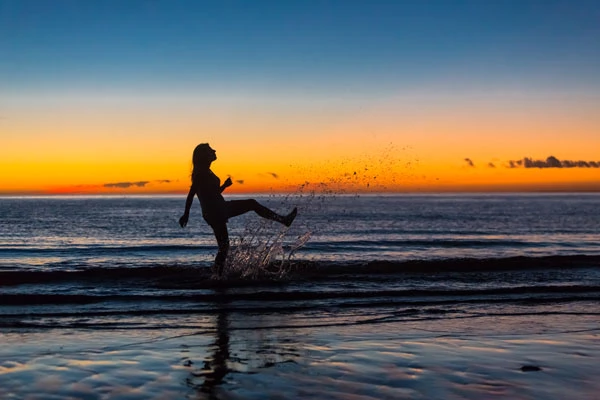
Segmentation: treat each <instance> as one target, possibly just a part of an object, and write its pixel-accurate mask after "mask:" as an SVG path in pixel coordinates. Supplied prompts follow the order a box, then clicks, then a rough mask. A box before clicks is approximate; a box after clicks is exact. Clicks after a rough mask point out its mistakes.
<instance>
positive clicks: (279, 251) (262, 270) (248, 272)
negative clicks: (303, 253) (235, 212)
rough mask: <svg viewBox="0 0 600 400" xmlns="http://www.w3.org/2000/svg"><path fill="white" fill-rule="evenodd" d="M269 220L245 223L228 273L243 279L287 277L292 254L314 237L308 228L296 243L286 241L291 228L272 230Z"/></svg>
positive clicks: (237, 238) (228, 261) (234, 242)
mask: <svg viewBox="0 0 600 400" xmlns="http://www.w3.org/2000/svg"><path fill="white" fill-rule="evenodd" d="M272 225H273V224H272V223H271V222H270V221H265V220H259V222H254V223H251V224H248V225H246V227H245V229H244V233H243V234H242V235H241V236H239V237H236V238H234V240H233V243H232V246H231V249H230V251H229V255H228V256H227V261H226V263H225V269H224V272H225V275H226V276H227V277H237V278H242V279H284V278H286V277H288V276H289V273H290V271H291V265H292V264H291V261H292V257H293V256H294V254H295V253H296V251H298V250H299V249H300V248H301V247H302V246H304V245H305V244H306V243H307V242H308V240H309V239H310V237H311V232H310V231H307V232H305V233H304V234H302V235H299V236H298V237H297V238H296V240H295V241H294V242H293V243H286V241H285V239H286V234H287V233H288V228H283V229H281V230H280V231H279V232H276V233H275V234H273V233H272V232H273V230H272Z"/></svg>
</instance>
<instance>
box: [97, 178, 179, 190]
mask: <svg viewBox="0 0 600 400" xmlns="http://www.w3.org/2000/svg"><path fill="white" fill-rule="evenodd" d="M151 182H153V183H171V182H173V181H172V180H171V179H156V180H153V181H137V182H115V183H105V184H104V185H102V186H103V187H105V188H110V189H129V188H132V187H145V186H146V185H147V184H149V183H151Z"/></svg>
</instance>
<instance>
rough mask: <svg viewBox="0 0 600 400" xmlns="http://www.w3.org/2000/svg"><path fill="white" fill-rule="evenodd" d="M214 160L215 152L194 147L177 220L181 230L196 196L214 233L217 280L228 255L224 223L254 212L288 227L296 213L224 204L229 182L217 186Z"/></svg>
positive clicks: (251, 204)
mask: <svg viewBox="0 0 600 400" xmlns="http://www.w3.org/2000/svg"><path fill="white" fill-rule="evenodd" d="M216 159H217V152H216V151H214V150H213V149H212V148H211V147H210V146H209V145H208V143H202V144H199V145H198V146H196V148H195V149H194V154H193V156H192V163H193V171H192V185H191V186H190V191H189V193H188V195H187V199H186V201H185V212H184V214H183V216H182V217H181V218H179V225H181V227H182V228H183V227H185V226H186V225H187V222H188V218H189V216H190V207H191V206H192V202H193V201H194V195H197V196H198V199H199V200H200V206H201V207H202V217H203V218H204V220H205V221H206V222H207V223H208V225H210V227H211V228H212V229H213V232H214V233H215V238H216V239H217V244H218V246H219V251H218V252H217V256H216V257H215V265H214V270H215V272H217V274H218V275H219V276H220V275H221V273H222V271H223V266H224V265H225V259H226V258H227V253H228V251H229V233H228V232H227V220H228V219H229V218H232V217H236V216H238V215H241V214H244V213H247V212H248V211H254V212H255V213H257V214H258V215H260V216H261V217H263V218H267V219H270V220H273V221H277V222H279V223H281V224H283V225H285V226H290V225H291V224H292V222H293V221H294V218H296V213H297V212H298V210H297V209H296V208H294V209H293V210H292V212H290V213H289V214H288V215H285V216H284V215H279V214H277V213H275V212H273V211H271V210H270V209H268V208H267V207H265V206H263V205H262V204H260V203H259V202H257V201H256V200H254V199H247V200H229V201H225V199H224V198H223V196H222V195H221V193H222V192H223V190H225V189H226V188H228V187H229V186H231V184H232V182H231V178H227V180H226V181H225V182H224V183H223V184H222V185H221V180H220V179H219V177H218V176H216V175H215V174H214V173H213V172H212V171H211V170H210V164H211V163H212V162H213V161H215V160H216Z"/></svg>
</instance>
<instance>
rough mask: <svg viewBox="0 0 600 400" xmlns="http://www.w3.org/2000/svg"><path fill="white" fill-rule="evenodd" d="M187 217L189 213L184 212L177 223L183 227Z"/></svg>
mask: <svg viewBox="0 0 600 400" xmlns="http://www.w3.org/2000/svg"><path fill="white" fill-rule="evenodd" d="M189 217H190V214H188V213H185V214H183V215H182V216H181V218H179V225H181V227H182V228H185V226H186V225H187V223H188V218H189Z"/></svg>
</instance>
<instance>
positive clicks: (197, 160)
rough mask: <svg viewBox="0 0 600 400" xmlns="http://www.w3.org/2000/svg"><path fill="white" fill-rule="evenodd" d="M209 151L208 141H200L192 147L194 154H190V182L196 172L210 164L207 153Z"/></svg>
mask: <svg viewBox="0 0 600 400" xmlns="http://www.w3.org/2000/svg"><path fill="white" fill-rule="evenodd" d="M209 153H210V146H209V144H208V143H200V144H199V145H198V146H196V148H195V149H194V154H192V176H191V178H192V182H194V179H195V177H196V174H197V173H199V172H200V171H201V170H203V169H208V168H209V166H210V160H209V158H208V155H209Z"/></svg>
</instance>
